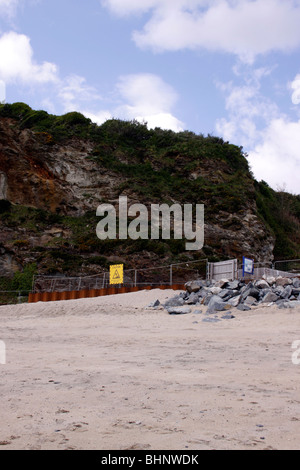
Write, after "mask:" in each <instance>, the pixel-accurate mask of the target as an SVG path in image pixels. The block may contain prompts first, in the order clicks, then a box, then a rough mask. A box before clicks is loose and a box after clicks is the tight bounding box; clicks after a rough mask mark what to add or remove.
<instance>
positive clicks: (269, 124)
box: [216, 69, 300, 194]
mask: <svg viewBox="0 0 300 470" xmlns="http://www.w3.org/2000/svg"><path fill="white" fill-rule="evenodd" d="M240 74H241V71H240ZM268 74H269V71H268V70H264V71H263V70H262V69H260V70H253V71H252V79H251V77H250V76H249V74H247V75H246V76H245V77H244V79H245V84H244V85H243V86H234V85H233V84H232V83H229V84H218V87H219V89H221V91H222V92H223V93H225V94H226V99H225V104H226V110H227V112H228V116H227V118H223V119H219V120H218V121H217V124H216V130H217V133H218V134H219V135H221V136H222V137H223V138H224V139H226V140H229V141H231V142H233V143H239V145H242V146H243V147H244V148H245V150H246V151H247V153H248V155H249V163H250V166H251V168H252V171H253V173H254V175H255V177H256V179H258V180H265V181H266V182H267V183H268V184H269V185H270V186H271V187H273V188H274V189H275V190H276V189H277V188H278V187H283V186H285V185H286V187H287V190H288V191H290V192H293V193H295V194H299V193H300V177H299V174H300V154H299V148H300V121H293V120H292V119H291V118H288V117H287V116H286V115H285V114H283V113H282V112H281V111H280V109H279V108H278V106H277V105H276V104H275V103H273V102H272V101H271V100H270V99H268V98H267V97H265V96H264V95H263V94H262V92H261V79H262V78H263V76H266V75H268ZM297 77H298V76H297ZM297 77H296V79H295V80H294V82H292V83H293V84H294V87H291V89H292V90H294V92H295V91H296V90H298V88H297V84H298V80H297ZM293 100H294V101H295V96H293ZM299 103H300V101H299Z"/></svg>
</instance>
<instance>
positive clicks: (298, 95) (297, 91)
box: [290, 74, 300, 104]
mask: <svg viewBox="0 0 300 470" xmlns="http://www.w3.org/2000/svg"><path fill="white" fill-rule="evenodd" d="M290 87H291V89H292V91H293V94H292V102H293V104H300V74H298V75H297V76H296V78H295V79H294V81H293V82H292V83H291V85H290Z"/></svg>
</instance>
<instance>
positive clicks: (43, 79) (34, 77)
mask: <svg viewBox="0 0 300 470" xmlns="http://www.w3.org/2000/svg"><path fill="white" fill-rule="evenodd" d="M0 57H1V60H0V79H1V80H3V81H5V82H6V83H7V84H8V83H18V82H21V83H25V84H36V83H47V82H55V81H57V80H58V70H57V66H56V65H55V64H52V63H50V62H44V63H42V64H37V63H36V62H35V61H34V58H33V50H32V47H31V44H30V39H29V38H28V36H25V35H24V34H18V33H15V32H13V31H11V32H8V33H5V34H3V35H2V36H1V37H0Z"/></svg>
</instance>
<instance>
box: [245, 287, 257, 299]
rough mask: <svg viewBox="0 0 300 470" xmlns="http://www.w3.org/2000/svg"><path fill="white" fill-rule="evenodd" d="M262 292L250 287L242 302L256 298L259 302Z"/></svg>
mask: <svg viewBox="0 0 300 470" xmlns="http://www.w3.org/2000/svg"><path fill="white" fill-rule="evenodd" d="M259 296H260V291H259V289H256V287H253V286H250V287H248V289H246V290H245V291H244V292H243V294H242V302H243V301H244V300H246V299H247V297H254V298H255V300H259Z"/></svg>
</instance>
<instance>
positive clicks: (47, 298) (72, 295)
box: [28, 284, 185, 304]
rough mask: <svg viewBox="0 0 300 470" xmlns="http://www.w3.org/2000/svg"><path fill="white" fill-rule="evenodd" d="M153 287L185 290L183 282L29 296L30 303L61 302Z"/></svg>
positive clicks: (31, 294) (151, 288)
mask: <svg viewBox="0 0 300 470" xmlns="http://www.w3.org/2000/svg"><path fill="white" fill-rule="evenodd" d="M153 289H161V290H166V289H172V290H185V286H184V285H183V284H174V285H172V286H169V285H162V286H146V287H144V286H143V287H138V286H137V287H108V288H106V289H91V290H87V289H84V290H80V291H65V292H38V293H30V294H29V297H28V303H30V304H32V303H37V302H59V301H62V300H76V299H87V298H95V297H102V296H107V295H116V294H127V293H129V292H138V291H140V290H153Z"/></svg>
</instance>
